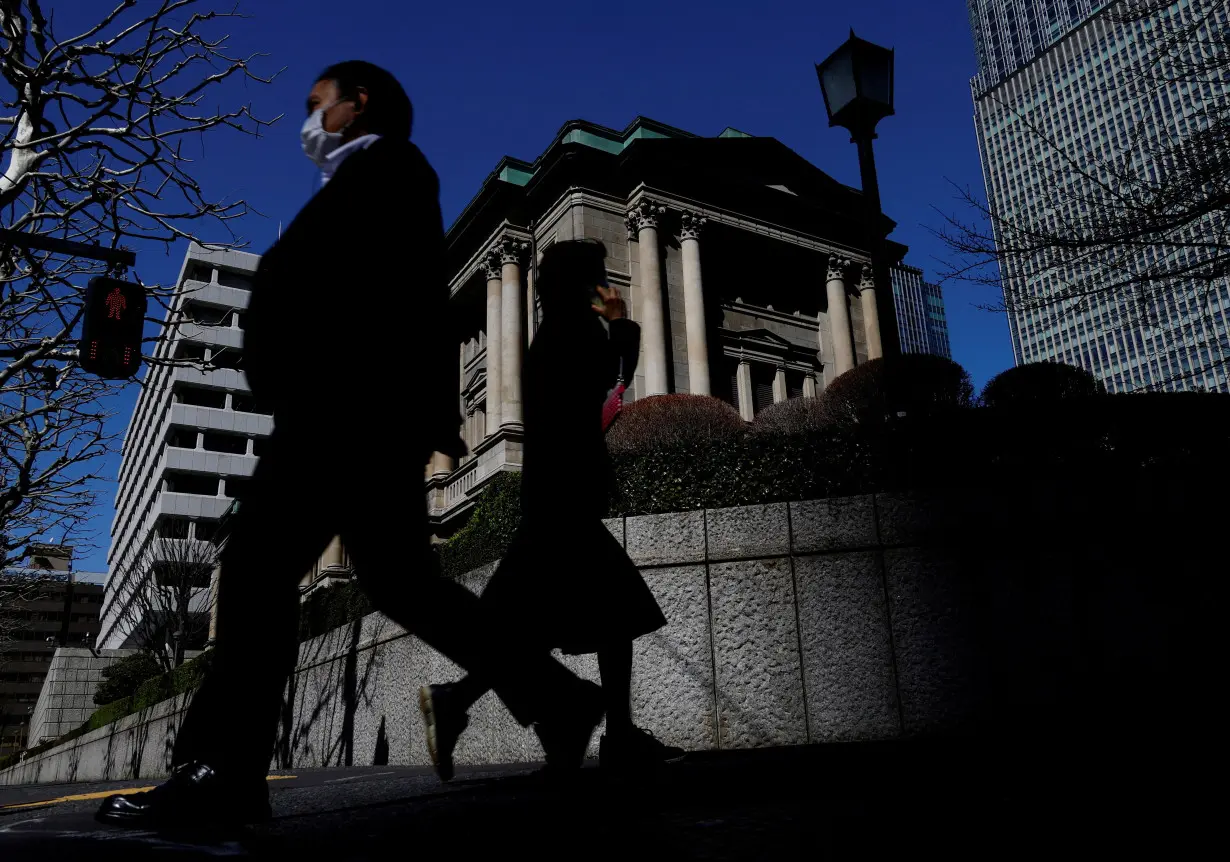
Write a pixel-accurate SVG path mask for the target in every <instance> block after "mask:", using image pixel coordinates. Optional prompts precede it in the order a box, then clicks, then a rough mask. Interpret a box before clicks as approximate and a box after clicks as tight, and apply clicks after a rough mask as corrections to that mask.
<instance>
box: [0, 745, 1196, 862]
mask: <svg viewBox="0 0 1230 862" xmlns="http://www.w3.org/2000/svg"><path fill="white" fill-rule="evenodd" d="M1070 761H1071V758H1070V757H1068V758H1058V759H1057V760H1056V761H1049V762H1043V761H1040V760H1039V759H1038V758H1036V757H1033V756H1030V757H1021V758H1017V759H1016V762H1015V763H1014V764H1013V763H1012V762H1011V760H1010V759H1008V758H1005V757H1003V756H1002V755H994V754H992V753H991V752H990V751H988V750H987V749H985V748H980V747H978V746H976V745H972V744H969V743H961V744H956V743H945V742H931V743H886V744H851V745H831V746H809V747H806V748H790V749H770V750H763V751H751V752H709V753H701V754H695V755H692V756H690V757H689V758H688V759H687V760H686V761H684V762H682V763H679V764H675V765H672V766H670V767H668V768H667V769H665V770H664V771H663V772H662V773H661V774H660V775H658V776H656V777H654V778H649V779H645V780H643V781H638V782H635V783H629V782H616V781H613V780H611V779H610V778H609V777H607V776H605V775H604V774H603V773H602V771H601V770H599V769H597V768H592V767H591V768H587V769H585V770H583V771H582V773H581V775H580V776H579V777H578V779H577V781H576V782H575V783H574V784H572V785H571V786H569V787H568V788H563V789H561V788H556V787H550V786H547V785H545V784H544V783H543V782H542V780H541V779H540V777H539V776H537V775H535V774H534V773H533V772H532V771H531V770H530V769H527V768H526V767H524V766H520V765H519V766H515V767H511V766H510V767H492V768H483V769H466V770H460V771H459V774H458V777H457V779H456V780H454V781H453V782H451V783H450V784H447V785H442V784H440V783H439V782H438V781H437V780H436V779H435V777H434V775H432V774H431V773H430V772H429V771H428V770H424V769H422V768H419V767H388V766H385V767H380V766H372V767H355V768H349V769H323V770H322V769H316V770H302V771H295V770H290V771H287V772H285V773H281V774H278V775H275V776H271V781H270V789H271V796H272V800H273V807H274V815H275V816H274V820H273V821H272V822H270V823H268V824H264V825H261V826H259V827H251V828H248V829H245V830H242V831H240V832H238V833H237V834H234V835H228V836H220V837H217V838H213V839H209V840H202V839H200V838H199V837H183V836H178V837H168V836H157V835H153V834H147V833H129V832H125V831H122V830H116V829H110V828H105V827H102V826H100V825H99V824H97V823H95V822H94V821H93V819H92V814H93V811H94V809H95V808H96V807H97V805H98V801H99V799H100V798H101V797H102V796H105V795H106V794H107V793H109V792H113V791H114V790H116V789H117V788H119V787H124V786H127V787H147V786H149V785H151V784H153V783H155V782H152V781H137V782H118V783H110V784H106V785H93V784H91V785H60V786H46V785H44V786H36V787H17V788H0V858H2V859H3V860H4V862H18V860H27V859H30V860H33V859H39V860H47V859H62V858H63V859H68V858H73V859H78V858H80V859H89V860H91V862H95V860H99V859H131V860H137V859H150V858H159V859H166V858H212V857H216V856H235V857H249V858H277V859H281V860H291V859H296V860H298V859H317V858H322V859H323V858H328V859H331V860H376V859H406V858H410V857H411V856H414V855H419V854H421V853H422V852H423V851H425V850H430V851H432V853H433V855H435V856H439V857H440V859H441V860H442V862H448V860H453V859H458V860H460V859H471V858H476V857H478V856H480V855H482V856H484V857H486V856H487V854H492V853H498V854H501V856H506V857H507V858H531V859H557V858H558V859H581V858H603V859H605V858H622V859H637V860H643V859H671V860H677V859H774V860H788V859H829V858H843V859H844V858H851V859H853V858H880V857H882V856H884V855H887V854H891V855H899V854H909V855H911V856H914V855H916V854H918V853H920V852H924V851H925V852H928V853H930V852H936V853H945V854H949V855H950V856H951V855H954V854H956V855H961V856H966V855H974V856H978V857H981V858H983V859H1000V858H1012V857H1015V856H1016V855H1017V854H1019V853H1022V852H1034V853H1036V852H1045V853H1048V854H1053V855H1057V856H1058V855H1062V856H1068V855H1070V854H1074V853H1079V854H1095V853H1096V854H1098V855H1099V856H1102V855H1104V854H1106V853H1108V852H1117V853H1129V852H1130V853H1132V854H1133V855H1136V854H1139V853H1141V852H1148V851H1147V849H1146V848H1148V847H1149V846H1150V845H1151V844H1154V843H1156V848H1157V849H1158V850H1159V851H1161V852H1164V853H1165V854H1166V855H1168V856H1171V857H1172V858H1180V857H1175V856H1173V854H1176V853H1178V854H1184V853H1186V852H1187V851H1186V850H1184V849H1183V845H1184V844H1185V843H1187V842H1192V843H1193V847H1192V852H1194V849H1195V846H1196V845H1195V838H1194V833H1190V832H1176V831H1175V830H1174V829H1173V828H1171V824H1172V823H1173V822H1175V821H1174V814H1173V812H1172V811H1170V807H1169V806H1167V805H1165V802H1166V801H1167V799H1168V794H1167V792H1166V787H1164V786H1155V787H1153V789H1152V795H1151V797H1150V799H1149V801H1148V802H1147V803H1145V802H1144V800H1143V799H1141V798H1140V795H1139V793H1138V792H1134V791H1133V790H1130V789H1129V787H1128V785H1127V784H1125V783H1124V781H1123V779H1122V776H1116V775H1112V774H1110V773H1109V772H1106V771H1105V770H1100V771H1091V770H1088V769H1085V768H1079V767H1076V766H1075V765H1073V766H1072V767H1071V768H1070V769H1069V770H1068V773H1067V774H1066V775H1062V776H1061V775H1059V774H1057V773H1056V771H1055V766H1054V763H1055V762H1070ZM1141 777H1142V780H1143V778H1144V776H1141ZM1148 784H1149V782H1148V781H1143V784H1142V786H1145V785H1148ZM1132 799H1136V800H1137V802H1141V803H1142V804H1141V805H1133V804H1130V801H1131V800H1132ZM1163 810H1166V811H1170V813H1168V814H1165V815H1163V814H1162V813H1161V812H1162V811H1163ZM513 854H515V855H513ZM495 858H500V857H498V856H497V857H495Z"/></svg>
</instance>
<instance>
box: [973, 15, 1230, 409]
mask: <svg viewBox="0 0 1230 862" xmlns="http://www.w3.org/2000/svg"><path fill="white" fill-rule="evenodd" d="M1005 5H1012V6H1014V7H1016V8H1017V9H1018V12H1019V10H1020V8H1022V7H1024V6H1028V5H1034V6H1037V7H1039V8H1041V7H1044V6H1045V7H1048V8H1049V7H1050V6H1054V5H1056V4H1046V3H1042V4H1025V3H1020V2H1018V3H1015V4H1004V3H998V4H996V3H991V2H984V0H970V10H971V19H972V20H973V21H974V31H975V41H976V42H977V41H978V40H979V38H980V37H979V35H978V34H979V32H980V27H981V28H982V30H983V31H984V34H985V32H987V27H988V26H990V25H989V24H987V22H986V21H983V20H982V19H981V16H982V14H983V13H985V12H987V11H988V10H989V9H990V8H991V7H993V6H996V7H1003V6H1005ZM1058 5H1065V4H1058ZM1085 5H1086V6H1089V8H1090V9H1091V10H1092V9H1093V7H1094V6H1102V5H1105V4H1088V3H1086V4H1085ZM1227 6H1230V4H1227ZM1171 14H1173V15H1174V16H1176V18H1175V20H1176V21H1178V22H1179V23H1186V22H1189V21H1191V20H1192V18H1191V16H1192V14H1193V12H1192V8H1191V3H1190V0H1180V2H1178V3H1177V4H1176V5H1175V6H1174V7H1173V9H1172V10H1171ZM1220 25H1221V26H1223V27H1224V26H1226V25H1227V10H1226V9H1223V10H1221V13H1220ZM996 26H998V25H996ZM1152 31H1153V27H1152V24H1151V22H1139V23H1134V24H1126V23H1122V22H1119V21H1116V20H1114V18H1113V17H1111V16H1109V15H1098V16H1095V17H1094V18H1093V19H1092V20H1089V21H1088V22H1087V23H1085V24H1084V25H1082V26H1079V27H1078V28H1077V29H1075V30H1071V32H1069V33H1068V34H1067V35H1066V37H1062V38H1060V39H1059V40H1058V41H1057V42H1054V44H1053V45H1052V47H1051V48H1050V49H1049V50H1047V51H1045V53H1042V54H1041V55H1039V56H1037V57H1036V58H1034V59H1033V60H1032V61H1031V62H1029V63H1028V64H1027V65H1025V66H1023V67H1022V68H1019V69H1017V70H1009V74H1010V77H1007V78H1006V79H1003V80H1002V82H1001V83H999V84H998V86H994V87H992V88H990V89H987V90H985V91H983V90H980V88H981V87H982V86H984V85H985V83H986V81H987V80H990V78H993V77H994V76H996V75H999V74H1000V72H1001V71H1002V70H1001V69H1000V67H999V66H997V65H995V62H997V61H995V60H994V58H991V60H990V63H991V64H990V65H987V66H984V68H982V69H980V72H979V76H978V77H976V78H975V79H974V81H973V90H974V95H975V120H976V125H977V127H978V132H979V149H980V154H981V156H982V164H983V172H984V179H985V182H986V187H987V196H988V201H989V203H990V206H991V208H992V210H993V211H994V212H996V213H998V214H1000V215H1002V216H1003V217H1004V218H1005V219H1006V220H1011V221H1013V222H1015V223H1016V224H1018V225H1022V224H1026V225H1039V226H1040V227H1041V228H1042V230H1043V231H1045V232H1048V233H1054V232H1058V231H1059V230H1061V229H1062V228H1063V226H1064V225H1071V224H1073V223H1076V222H1080V221H1082V220H1085V221H1087V220H1088V219H1090V218H1091V217H1094V216H1096V208H1097V206H1098V202H1099V196H1100V195H1099V190H1098V188H1097V185H1096V178H1097V172H1098V171H1099V168H1098V166H1099V165H1104V164H1113V163H1118V164H1123V162H1124V159H1127V160H1128V161H1129V163H1130V164H1131V165H1132V167H1133V169H1134V170H1136V171H1137V172H1138V173H1139V175H1140V176H1142V177H1147V178H1149V179H1150V180H1151V181H1154V180H1156V179H1157V177H1158V176H1159V173H1158V172H1159V171H1160V170H1161V169H1162V166H1160V165H1158V164H1155V163H1153V162H1152V161H1151V158H1152V157H1151V156H1150V154H1149V150H1150V149H1151V148H1153V147H1155V146H1157V145H1160V144H1164V143H1166V142H1168V141H1171V140H1173V139H1175V138H1177V137H1182V136H1185V135H1188V134H1190V133H1191V132H1192V131H1193V130H1194V129H1195V128H1197V127H1198V124H1199V123H1200V122H1201V120H1202V118H1203V117H1204V116H1206V115H1207V113H1208V111H1209V109H1210V106H1211V105H1212V104H1214V103H1215V101H1220V102H1221V103H1223V104H1224V100H1225V99H1226V98H1227V95H1228V93H1230V83H1228V82H1226V81H1215V80H1207V81H1201V82H1199V83H1189V82H1186V81H1180V82H1177V83H1173V84H1168V85H1166V86H1161V87H1157V86H1149V87H1146V86H1145V85H1144V83H1143V82H1142V79H1141V78H1140V77H1139V76H1138V75H1134V74H1133V70H1134V69H1136V68H1139V65H1140V64H1141V63H1142V62H1145V61H1146V60H1147V58H1149V57H1150V54H1149V52H1148V49H1147V47H1146V46H1148V45H1149V44H1150V41H1149V40H1150V37H1151V33H1152ZM983 42H984V43H986V44H989V42H987V39H986V38H985V36H984V37H983ZM979 52H980V53H979V56H980V60H981V58H982V57H983V55H984V54H985V53H986V48H985V45H984V46H983V47H980V48H979ZM1013 56H1016V57H1017V58H1018V59H1019V56H1018V55H1013ZM1014 62H1015V61H1014ZM1013 71H1015V72H1016V74H1011V72H1013ZM988 76H990V78H989V77H988ZM1001 77H1002V76H1001ZM1068 160H1070V162H1069V161H1068ZM1069 164H1080V165H1088V166H1090V169H1091V170H1092V171H1093V173H1094V177H1095V179H1094V180H1086V181H1082V180H1081V179H1080V177H1079V173H1078V172H1076V171H1072V170H1070V169H1068V167H1069ZM1224 230H1225V219H1224V217H1219V218H1214V217H1209V218H1206V219H1205V220H1204V221H1203V222H1202V223H1199V224H1195V225H1192V226H1189V227H1188V229H1187V230H1186V231H1184V232H1182V233H1181V234H1177V235H1175V236H1173V237H1171V240H1172V243H1171V248H1169V249H1167V248H1165V247H1163V248H1157V247H1152V248H1141V249H1133V250H1122V249H1114V250H1109V249H1108V250H1104V251H1102V252H1101V253H1097V254H1091V255H1089V256H1088V257H1087V258H1086V259H1084V260H1083V261H1082V262H1081V266H1080V267H1079V268H1076V267H1072V266H1068V265H1065V264H1064V263H1063V262H1060V261H1057V260H1056V259H1055V258H1054V257H1051V256H1049V255H1048V254H1047V253H1045V252H1043V253H1039V254H1037V255H1035V256H1033V257H1031V258H1023V257H1016V256H1012V257H1007V258H1005V259H1004V260H1003V261H1002V272H1001V274H1002V277H1003V282H1004V295H1005V304H1006V305H1007V306H1008V309H1009V323H1010V331H1011V336H1012V342H1013V351H1014V354H1015V358H1016V361H1017V362H1018V363H1023V362H1037V361H1044V360H1053V361H1061V362H1068V363H1070V364H1073V365H1079V366H1083V367H1085V368H1088V369H1089V370H1090V371H1092V372H1093V373H1094V374H1095V375H1097V376H1098V377H1099V378H1100V379H1102V380H1103V381H1104V382H1105V383H1106V385H1107V387H1108V388H1109V389H1110V390H1111V391H1116V392H1122V391H1132V390H1137V389H1191V388H1200V389H1209V390H1215V391H1230V385H1228V382H1227V365H1226V362H1227V360H1228V359H1230V354H1228V353H1227V343H1226V342H1227V333H1228V332H1230V328H1228V326H1227V319H1226V318H1227V307H1228V306H1230V287H1228V285H1227V284H1226V282H1225V280H1222V281H1221V282H1220V283H1214V284H1212V285H1209V284H1207V283H1202V282H1198V281H1195V280H1193V281H1191V282H1189V283H1181V282H1176V281H1173V280H1171V281H1168V282H1164V285H1165V287H1164V289H1160V290H1159V289H1154V290H1151V291H1149V292H1148V294H1141V293H1138V292H1136V291H1134V290H1133V289H1131V288H1128V289H1118V290H1115V289H1114V285H1116V284H1117V283H1120V282H1126V283H1129V284H1141V283H1147V279H1148V276H1149V275H1150V274H1156V273H1159V272H1162V271H1173V270H1174V269H1175V268H1176V266H1178V267H1182V266H1187V265H1193V264H1195V263H1196V262H1197V260H1198V254H1199V252H1197V251H1195V250H1193V249H1191V248H1184V247H1183V243H1184V242H1185V241H1186V242H1198V241H1199V240H1200V239H1201V238H1202V237H1205V238H1207V237H1208V236H1213V235H1218V234H1219V233H1220V232H1222V231H1224ZM1091 273H1095V274H1096V276H1097V277H1096V279H1095V278H1091V275H1090V274H1091ZM1094 282H1097V283H1096V284H1094ZM1090 284H1092V285H1093V289H1090V290H1088V291H1085V290H1082V291H1081V295H1080V296H1078V297H1073V298H1064V299H1063V300H1061V301H1056V300H1055V299H1054V296H1055V292H1056V291H1062V290H1064V289H1065V288H1068V289H1070V288H1071V287H1073V286H1082V287H1083V286H1084V285H1090ZM1103 285H1105V286H1106V288H1105V289H1103V288H1102V286H1103Z"/></svg>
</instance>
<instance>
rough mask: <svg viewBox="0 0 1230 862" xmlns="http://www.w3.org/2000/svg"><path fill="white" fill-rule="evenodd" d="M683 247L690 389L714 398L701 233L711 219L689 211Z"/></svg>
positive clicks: (681, 241)
mask: <svg viewBox="0 0 1230 862" xmlns="http://www.w3.org/2000/svg"><path fill="white" fill-rule="evenodd" d="M681 221H682V223H683V229H682V230H681V231H680V232H679V245H680V248H681V249H682V251H683V315H684V326H685V328H686V329H687V332H688V388H689V390H690V391H691V393H692V394H693V395H712V394H713V387H712V383H711V381H710V378H709V333H708V332H707V331H706V325H707V324H706V320H705V290H704V284H703V281H702V279H701V274H700V232H701V229H702V228H703V227H704V226H705V222H706V221H707V219H706V218H705V217H704V216H701V215H698V214H696V213H693V212H685V213H684V214H683V216H682V219H681Z"/></svg>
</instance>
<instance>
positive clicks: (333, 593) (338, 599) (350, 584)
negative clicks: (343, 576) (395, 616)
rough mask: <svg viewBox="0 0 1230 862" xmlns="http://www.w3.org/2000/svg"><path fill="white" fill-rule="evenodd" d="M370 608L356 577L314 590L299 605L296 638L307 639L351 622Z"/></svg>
mask: <svg viewBox="0 0 1230 862" xmlns="http://www.w3.org/2000/svg"><path fill="white" fill-rule="evenodd" d="M373 610H375V609H374V608H373V607H372V603H371V601H370V600H369V599H368V597H367V593H366V592H364V591H363V588H362V587H361V586H360V585H359V582H358V581H357V580H352V581H347V582H346V583H344V584H335V585H333V586H331V587H325V588H324V589H321V590H317V591H316V592H314V593H312V594H311V595H310V596H308V597H307V599H305V600H304V602H303V605H302V606H301V607H300V608H299V640H301V641H305V640H310V639H311V638H314V637H319V636H320V635H323V634H324V633H325V632H329V631H332V630H333V629H335V628H338V627H339V626H344V625H346V624H347V623H351V622H354V621H355V620H357V619H362V618H363V617H365V616H367V615H368V614H370V613H371V612H372V611H373Z"/></svg>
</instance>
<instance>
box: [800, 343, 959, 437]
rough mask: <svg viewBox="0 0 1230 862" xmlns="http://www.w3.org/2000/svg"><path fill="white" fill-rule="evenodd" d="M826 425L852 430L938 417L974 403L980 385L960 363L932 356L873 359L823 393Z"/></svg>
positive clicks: (835, 381) (831, 384) (836, 381)
mask: <svg viewBox="0 0 1230 862" xmlns="http://www.w3.org/2000/svg"><path fill="white" fill-rule="evenodd" d="M820 403H821V412H822V416H823V417H824V421H825V424H830V425H837V426H850V425H854V424H859V423H861V424H864V425H865V424H868V423H880V422H885V421H889V420H892V419H895V418H897V417H898V416H899V415H900V414H902V413H904V414H905V415H906V416H909V417H913V418H919V417H920V416H921V417H928V416H935V415H938V414H940V413H943V412H946V411H949V410H964V409H967V408H969V407H972V406H973V405H974V384H973V383H972V382H971V381H970V376H969V373H968V372H967V371H966V370H965V369H964V368H962V367H961V366H960V365H959V364H957V363H956V362H953V361H952V360H951V359H946V358H944V357H943V356H932V355H930V354H927V353H906V354H902V355H901V356H895V357H892V358H885V359H873V360H871V361H870V362H864V363H863V364H862V365H860V366H858V367H857V368H853V369H851V370H850V371H847V372H846V373H845V374H841V375H839V376H838V377H837V378H836V379H835V380H833V382H832V383H830V384H829V385H828V387H827V388H825V390H824V391H823V392H821V393H820Z"/></svg>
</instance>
